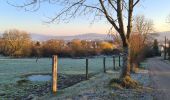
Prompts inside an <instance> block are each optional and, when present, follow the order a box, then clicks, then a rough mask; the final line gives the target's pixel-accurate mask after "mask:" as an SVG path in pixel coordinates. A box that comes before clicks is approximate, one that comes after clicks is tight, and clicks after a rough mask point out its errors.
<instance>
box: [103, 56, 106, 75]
mask: <svg viewBox="0 0 170 100" xmlns="http://www.w3.org/2000/svg"><path fill="white" fill-rule="evenodd" d="M103 69H104V73H106V57H104V58H103Z"/></svg>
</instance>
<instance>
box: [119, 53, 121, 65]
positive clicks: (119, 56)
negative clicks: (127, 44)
mask: <svg viewBox="0 0 170 100" xmlns="http://www.w3.org/2000/svg"><path fill="white" fill-rule="evenodd" d="M120 66H121V65H120V55H119V67H120Z"/></svg>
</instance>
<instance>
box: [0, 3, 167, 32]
mask: <svg viewBox="0 0 170 100" xmlns="http://www.w3.org/2000/svg"><path fill="white" fill-rule="evenodd" d="M5 1H6V0H0V32H3V31H5V30H8V29H13V28H16V29H20V30H25V31H28V32H31V33H42V34H52V35H74V34H82V33H107V32H108V29H109V28H110V24H108V23H106V22H105V21H100V22H97V23H95V24H93V25H90V24H89V23H90V20H88V18H83V17H80V18H77V19H75V20H73V21H71V22H70V23H67V24H66V23H60V24H57V23H54V24H45V23H44V22H43V21H45V20H46V18H45V16H47V15H48V16H53V15H54V14H55V13H56V12H57V9H58V8H57V6H55V5H53V6H51V5H50V6H49V5H48V4H47V3H46V4H44V5H43V6H41V8H40V9H39V10H38V11H37V12H25V11H24V10H23V9H19V8H15V7H13V6H10V5H8V4H7V3H6V2H5ZM10 1H12V0H10ZM136 8H137V9H135V13H134V15H136V14H144V15H145V16H146V17H147V18H150V19H152V20H153V21H154V25H155V30H156V31H170V27H168V24H167V23H166V17H167V16H168V15H169V14H170V0H141V3H140V4H139V5H138V6H137V7H136ZM82 19H84V20H82ZM87 20H88V21H87ZM169 26H170V25H169Z"/></svg>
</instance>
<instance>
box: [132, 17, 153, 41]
mask: <svg viewBox="0 0 170 100" xmlns="http://www.w3.org/2000/svg"><path fill="white" fill-rule="evenodd" d="M133 24H134V28H133V31H134V33H138V34H141V35H142V36H143V44H144V43H145V42H146V40H148V39H150V38H151V36H152V34H150V33H151V32H153V31H154V27H153V25H154V24H153V20H151V19H147V18H146V17H145V16H144V15H138V16H136V17H135V20H134V23H133Z"/></svg>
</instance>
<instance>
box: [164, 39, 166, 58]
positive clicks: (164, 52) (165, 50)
mask: <svg viewBox="0 0 170 100" xmlns="http://www.w3.org/2000/svg"><path fill="white" fill-rule="evenodd" d="M164 60H166V36H165V46H164Z"/></svg>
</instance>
